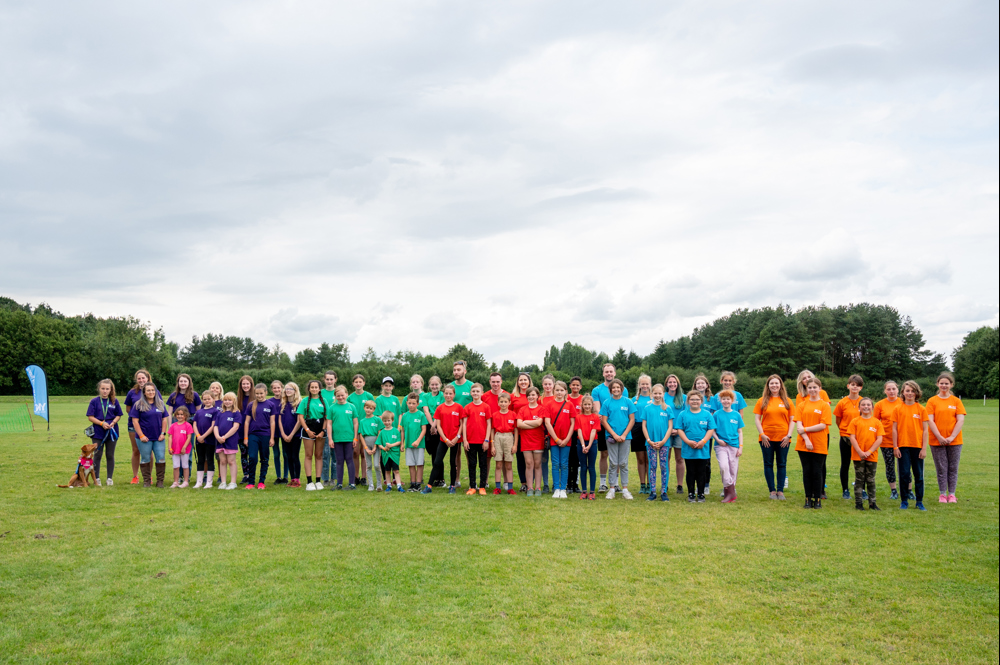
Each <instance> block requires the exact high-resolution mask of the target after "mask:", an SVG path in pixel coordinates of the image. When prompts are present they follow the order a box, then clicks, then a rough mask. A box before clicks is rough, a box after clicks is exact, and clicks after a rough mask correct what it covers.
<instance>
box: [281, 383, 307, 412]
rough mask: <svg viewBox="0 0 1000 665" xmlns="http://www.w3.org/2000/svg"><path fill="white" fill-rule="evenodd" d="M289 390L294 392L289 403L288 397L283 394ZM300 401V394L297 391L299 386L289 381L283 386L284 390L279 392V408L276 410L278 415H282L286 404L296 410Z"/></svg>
mask: <svg viewBox="0 0 1000 665" xmlns="http://www.w3.org/2000/svg"><path fill="white" fill-rule="evenodd" d="M289 388H291V389H292V390H294V391H295V392H294V393H292V401H291V402H289V401H288V395H287V394H286V393H285V390H288V389H289ZM301 401H302V393H301V392H300V391H299V384H297V383H295V382H294V381H289V382H288V383H286V384H285V387H284V389H283V390H282V391H281V408H280V409H279V410H278V413H284V412H285V406H287V405H288V404H291V405H292V408H293V409H296V408H298V406H299V402H301Z"/></svg>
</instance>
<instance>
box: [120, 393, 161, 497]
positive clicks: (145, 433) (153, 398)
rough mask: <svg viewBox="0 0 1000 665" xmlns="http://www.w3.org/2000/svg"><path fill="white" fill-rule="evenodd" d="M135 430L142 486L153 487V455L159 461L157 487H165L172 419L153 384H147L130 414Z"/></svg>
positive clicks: (157, 463)
mask: <svg viewBox="0 0 1000 665" xmlns="http://www.w3.org/2000/svg"><path fill="white" fill-rule="evenodd" d="M128 417H129V419H130V420H131V421H132V428H133V429H134V430H135V437H136V445H137V446H138V447H139V469H140V470H141V471H142V486H143V487H149V486H150V485H151V484H152V481H151V473H150V459H149V458H150V454H152V455H153V456H155V458H156V486H157V487H163V474H164V471H165V468H166V452H167V444H166V441H165V439H166V437H167V427H168V426H169V424H170V422H169V420H170V417H169V415H168V414H167V405H166V404H164V403H163V398H162V397H161V396H160V391H159V390H157V389H156V386H155V385H153V383H152V382H151V381H150V382H147V383H146V385H144V386H143V388H142V397H141V398H140V399H139V400H138V401H137V402H136V403H135V406H133V407H132V410H131V411H129V414H128Z"/></svg>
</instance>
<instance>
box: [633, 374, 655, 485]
mask: <svg viewBox="0 0 1000 665" xmlns="http://www.w3.org/2000/svg"><path fill="white" fill-rule="evenodd" d="M652 389H653V380H652V379H651V378H650V377H649V375H648V374H640V375H639V379H638V380H637V381H636V388H635V393H636V394H635V397H634V398H633V399H632V403H633V404H635V426H633V427H632V432H631V434H632V444H631V446H630V450H631V451H632V452H633V453H635V464H636V467H637V469H636V470H637V471H638V472H639V491H640V492H641V493H643V494H646V493H648V492H649V488H648V486H647V485H648V484H647V482H646V481H647V480H648V476H649V456H648V455H647V453H646V430H644V429H643V427H642V421H643V419H644V418H645V413H646V407H647V406H649V403H650V402H652V400H653V398H652V396H651V395H650V391H652Z"/></svg>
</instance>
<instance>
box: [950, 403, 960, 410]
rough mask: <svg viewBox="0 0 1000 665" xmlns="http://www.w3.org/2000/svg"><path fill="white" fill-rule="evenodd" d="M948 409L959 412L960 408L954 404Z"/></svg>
mask: <svg viewBox="0 0 1000 665" xmlns="http://www.w3.org/2000/svg"><path fill="white" fill-rule="evenodd" d="M948 408H949V409H951V410H952V411H957V410H958V407H957V406H955V405H954V404H949V405H948Z"/></svg>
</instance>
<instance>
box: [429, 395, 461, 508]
mask: <svg viewBox="0 0 1000 665" xmlns="http://www.w3.org/2000/svg"><path fill="white" fill-rule="evenodd" d="M442 393H443V394H444V402H442V403H441V404H440V405H439V406H438V408H437V409H435V411H434V421H435V423H436V424H437V431H438V436H440V437H441V445H439V446H438V452H437V455H436V457H435V460H434V469H433V471H432V472H431V478H430V482H429V483H428V484H427V487H425V488H424V489H422V490H420V492H421V494H430V492H431V487H432V486H433V485H434V481H435V480H438V479H440V480H443V479H444V476H443V475H442V476H438V475H437V474H443V473H444V456H445V455H448V456H449V457H450V459H449V460H448V461H449V468H450V469H451V475H450V476H449V483H448V494H455V484H456V482H457V478H456V476H458V465H457V463H456V460H457V459H458V450H459V448H460V447H461V446H460V445H459V444H460V443H462V421H463V420H464V419H465V409H464V408H463V407H462V405H461V404H459V403H458V402H456V401H455V386H453V385H451V384H450V383H449V384H448V385H446V386H445V387H444V390H443V391H442Z"/></svg>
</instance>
